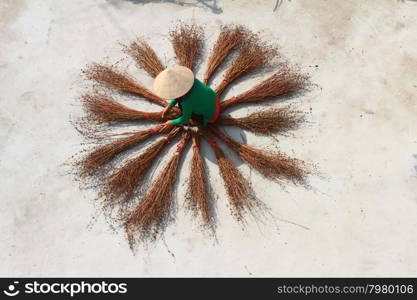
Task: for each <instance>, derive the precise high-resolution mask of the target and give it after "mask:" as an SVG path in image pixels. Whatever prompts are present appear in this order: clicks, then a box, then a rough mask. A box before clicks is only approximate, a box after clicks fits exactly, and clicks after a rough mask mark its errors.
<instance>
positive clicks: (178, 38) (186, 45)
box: [169, 23, 204, 70]
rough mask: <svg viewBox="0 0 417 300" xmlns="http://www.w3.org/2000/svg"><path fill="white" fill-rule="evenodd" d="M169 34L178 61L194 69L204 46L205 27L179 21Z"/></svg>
mask: <svg viewBox="0 0 417 300" xmlns="http://www.w3.org/2000/svg"><path fill="white" fill-rule="evenodd" d="M169 35H170V38H171V43H172V46H173V48H174V52H175V55H176V57H177V61H178V63H179V64H180V65H181V66H184V67H187V68H189V69H191V70H193V67H194V65H195V63H196V60H197V58H198V56H199V55H200V50H201V48H202V46H203V39H204V34H203V29H202V28H201V27H200V26H197V25H195V24H185V23H179V24H178V25H177V26H176V27H175V28H174V29H172V30H171V31H170V32H169Z"/></svg>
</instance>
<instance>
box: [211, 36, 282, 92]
mask: <svg viewBox="0 0 417 300" xmlns="http://www.w3.org/2000/svg"><path fill="white" fill-rule="evenodd" d="M276 55H277V50H276V48H275V47H274V46H269V45H264V44H262V43H261V42H260V40H259V39H258V38H257V37H256V36H255V35H252V36H251V37H247V41H245V44H244V45H242V48H241V49H240V51H239V54H238V55H237V57H236V58H235V59H234V60H233V61H232V63H231V64H230V66H229V68H228V69H227V70H226V73H225V75H224V77H223V80H222V82H221V83H220V84H219V85H218V86H217V88H216V92H217V94H218V95H221V94H222V93H223V91H224V89H225V88H226V87H227V86H228V85H229V84H230V83H232V82H233V81H234V80H236V79H237V78H239V77H241V76H243V75H245V74H247V73H249V72H251V71H253V70H255V69H259V68H262V67H263V66H265V65H266V64H267V63H268V62H269V61H271V60H272V59H273V58H274V57H275V56H276Z"/></svg>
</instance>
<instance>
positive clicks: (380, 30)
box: [0, 0, 417, 276]
mask: <svg viewBox="0 0 417 300" xmlns="http://www.w3.org/2000/svg"><path fill="white" fill-rule="evenodd" d="M180 2H184V1H122V0H120V1H116V0H111V1H110V0H108V1H106V0H94V1H81V0H73V1H64V0H59V1H55V0H45V1H41V0H26V1H24V0H2V1H1V2H0V40H1V47H0V82H1V83H0V101H1V102H0V103H1V105H0V137H1V143H0V175H1V181H0V186H1V207H2V208H1V210H0V211H1V213H0V216H1V217H0V236H1V242H0V253H1V261H0V276H416V275H417V258H416V254H415V249H416V246H417V226H416V225H417V217H416V216H417V196H416V195H417V135H416V133H417V122H416V114H417V102H416V100H417V99H416V98H417V97H416V94H417V71H416V70H417V34H416V32H417V3H416V2H415V1H395V0H392V1H388V0H385V1H371V0H368V1H359V0H357V1H324V0H323V1H322V0H317V1H309V0H304V1H301V0H298V1H297V0H293V1H285V0H284V1H282V2H281V1H279V3H280V4H279V5H278V6H277V7H276V10H275V11H274V7H275V5H276V1H273V0H271V1H249V0H247V1H191V0H190V1H187V2H186V3H185V4H183V5H180ZM178 19H183V20H195V21H197V22H199V23H201V24H202V25H204V27H205V30H206V37H207V45H210V43H211V42H212V41H213V40H214V39H215V38H216V35H217V32H218V26H219V25H220V24H226V23H230V22H237V23H242V24H245V25H247V26H248V27H250V28H251V29H253V30H255V31H256V30H262V31H263V32H262V34H263V35H264V37H265V39H267V40H273V41H276V42H277V43H278V44H279V45H280V47H281V48H280V50H281V52H282V54H283V55H284V56H285V57H286V58H288V59H289V60H290V61H291V62H293V63H296V64H298V65H299V67H300V69H301V70H302V71H304V72H308V73H310V75H311V79H312V81H313V82H314V83H315V84H316V85H317V86H316V87H315V88H314V89H313V90H312V91H311V92H310V93H308V94H306V95H303V96H302V97H300V98H298V99H293V100H290V101H291V102H292V103H294V104H295V105H296V106H297V107H298V108H299V109H302V110H304V111H307V112H309V111H310V109H311V114H310V113H309V114H308V124H306V126H304V127H303V128H301V129H300V130H298V131H296V132H294V136H292V137H278V140H279V141H278V142H277V141H275V140H273V139H268V138H263V137H258V136H254V135H251V134H249V133H248V134H247V135H246V139H247V142H248V143H250V144H253V145H256V146H258V147H269V148H271V149H281V150H283V151H285V152H286V153H288V154H290V155H293V156H295V157H298V158H301V159H303V160H306V161H307V162H312V163H315V164H316V165H317V166H318V169H319V170H320V176H313V177H312V178H311V180H310V184H311V186H312V188H311V189H310V190H308V189H303V188H300V187H294V186H287V187H285V188H282V187H281V186H279V185H277V184H273V183H271V182H270V181H268V180H266V179H263V178H262V177H260V176H259V175H257V174H256V173H255V172H250V170H249V169H248V167H247V166H246V165H243V164H240V165H239V168H240V170H241V171H242V172H243V173H244V174H245V175H247V176H250V177H251V179H252V181H253V184H254V189H255V190H256V191H257V192H258V196H259V198H260V199H262V200H263V201H264V202H265V203H266V204H267V205H268V206H269V207H270V211H271V214H272V215H273V216H274V218H273V220H266V221H265V222H258V223H256V222H252V221H250V222H249V224H248V228H247V230H246V231H242V230H241V228H240V227H239V225H237V224H236V223H235V222H234V220H233V219H232V217H231V216H230V215H229V210H228V207H227V200H226V197H225V191H224V188H223V186H222V184H221V180H220V178H219V177H218V175H217V174H216V167H215V165H214V164H213V163H212V162H211V161H208V164H209V168H210V174H211V178H212V184H213V186H214V188H215V190H216V192H217V194H218V195H219V199H218V201H217V203H218V218H219V229H218V241H217V242H214V241H212V240H210V239H207V238H206V237H204V235H202V234H201V233H199V232H198V230H197V228H198V227H197V225H196V223H195V221H194V220H193V218H192V217H191V216H190V215H187V214H186V213H185V211H184V207H183V200H182V199H183V195H184V188H183V184H184V181H185V178H186V176H187V174H188V171H186V170H185V169H186V165H187V161H186V162H185V166H184V169H183V170H182V172H181V174H182V175H181V179H180V183H179V187H180V189H179V192H178V196H177V200H178V205H179V211H178V218H177V222H176V223H175V224H174V225H172V226H170V227H169V228H168V230H167V233H166V236H165V240H164V241H161V242H160V243H158V244H157V245H155V246H154V247H151V248H150V249H148V250H144V249H142V250H139V252H138V253H137V254H136V255H133V254H132V253H131V251H130V250H129V248H128V245H127V243H126V241H125V237H124V235H123V233H117V232H116V233H114V232H112V231H111V229H110V228H109V226H108V224H106V222H105V220H104V219H103V218H102V217H100V216H99V217H98V218H97V220H96V221H94V222H92V221H91V220H92V217H94V216H96V215H97V209H96V208H95V207H94V204H93V201H92V200H93V199H94V196H95V195H94V192H93V191H80V190H79V189H78V186H77V184H76V183H75V182H74V181H73V178H72V177H71V176H70V175H68V174H67V170H66V169H65V167H64V166H63V163H64V162H65V161H66V160H67V159H68V158H69V157H70V156H71V155H73V154H74V153H76V152H77V151H79V150H80V149H81V146H80V143H81V142H82V139H81V138H80V137H79V136H78V135H77V133H76V131H75V130H74V129H73V128H72V126H71V125H70V124H69V120H70V118H71V117H72V116H76V115H77V114H79V113H80V107H79V106H78V105H77V104H76V101H75V99H76V98H77V96H78V95H80V93H81V92H82V90H83V86H84V83H83V82H82V81H81V80H80V69H81V68H82V67H84V66H85V64H86V63H88V62H92V61H98V62H104V61H109V62H115V61H117V60H119V59H122V58H124V55H123V53H122V52H121V51H120V50H121V48H120V46H119V44H118V42H119V41H122V42H123V41H130V40H132V39H134V38H135V37H136V36H138V35H143V36H145V37H146V38H147V39H148V40H149V41H150V43H151V44H152V46H154V47H155V48H156V49H157V51H158V53H159V54H160V55H161V57H163V58H164V61H165V62H166V63H167V64H168V65H172V64H174V63H175V61H174V60H173V58H172V57H173V54H172V50H171V47H170V45H169V43H168V40H167V31H168V28H169V27H170V26H171V25H172V24H173V22H175V21H176V20H178ZM121 65H122V66H125V67H126V68H127V69H128V70H129V71H131V72H132V74H134V75H135V76H137V78H138V79H139V80H141V81H142V82H144V83H145V84H147V85H148V86H150V84H151V79H150V78H149V77H148V76H147V75H146V74H145V73H144V72H143V71H140V70H137V69H135V67H134V66H133V64H132V63H131V61H130V60H129V59H123V60H122V62H121ZM220 80H221V74H220V76H218V77H217V78H216V80H215V82H219V81H220ZM258 81H259V77H253V78H250V79H249V80H247V81H243V82H241V83H239V84H238V85H236V86H235V87H234V88H233V89H231V90H230V91H229V94H230V95H232V94H236V93H238V92H240V91H243V90H244V89H246V88H248V87H250V86H251V85H253V84H254V83H256V82H258ZM125 101H126V103H127V104H129V105H132V106H133V107H140V108H141V109H156V108H155V107H153V106H150V105H148V104H146V103H142V102H140V101H133V100H129V99H126V100H125ZM276 105H280V104H276ZM253 109H254V107H250V108H243V109H241V110H240V111H236V112H234V113H233V114H234V115H245V114H246V113H247V112H248V111H251V110H253ZM297 224H298V225H297ZM299 225H302V226H299Z"/></svg>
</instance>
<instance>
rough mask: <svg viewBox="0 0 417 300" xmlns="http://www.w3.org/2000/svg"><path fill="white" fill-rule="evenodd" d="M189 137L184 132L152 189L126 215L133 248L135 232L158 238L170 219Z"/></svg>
mask: <svg viewBox="0 0 417 300" xmlns="http://www.w3.org/2000/svg"><path fill="white" fill-rule="evenodd" d="M189 137H190V134H189V132H188V131H187V132H185V133H184V134H183V136H182V138H181V141H180V142H179V143H178V145H177V150H176V152H175V153H174V155H173V156H172V158H171V160H170V161H169V162H168V164H167V165H166V167H165V168H164V170H162V172H161V173H160V174H159V175H158V177H157V178H156V180H155V181H154V182H153V183H152V186H151V188H150V190H149V191H148V192H147V193H146V195H145V196H144V197H143V199H142V200H141V201H140V202H139V204H138V205H137V206H136V208H135V209H134V210H133V211H132V212H130V213H129V214H128V215H126V218H125V220H126V221H125V228H126V233H127V236H128V239H129V243H130V245H131V247H132V248H133V245H134V243H135V238H134V236H133V233H134V232H138V233H139V235H138V237H139V240H141V241H145V240H147V239H150V240H156V239H157V237H158V236H159V235H160V234H161V233H162V232H163V229H164V227H165V226H166V224H167V222H168V221H169V219H170V217H171V214H172V208H173V201H172V194H173V188H174V184H175V181H176V177H177V168H178V162H179V160H180V155H181V153H182V152H183V150H184V147H185V146H186V143H187V142H188V139H189Z"/></svg>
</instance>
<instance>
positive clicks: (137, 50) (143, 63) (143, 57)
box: [124, 39, 165, 78]
mask: <svg viewBox="0 0 417 300" xmlns="http://www.w3.org/2000/svg"><path fill="white" fill-rule="evenodd" d="M124 51H125V52H126V53H127V54H129V55H130V56H131V57H132V58H133V59H134V60H135V62H136V64H137V65H138V67H139V68H141V69H143V70H145V71H146V72H147V73H148V74H149V75H150V76H152V77H154V78H155V77H156V76H157V75H158V74H159V73H161V72H162V71H163V70H164V69H165V66H164V65H163V64H162V63H161V61H160V60H159V58H158V56H157V55H156V53H155V51H154V50H153V49H152V48H151V46H149V44H148V43H147V42H145V41H144V40H142V39H140V40H138V41H137V42H133V43H131V44H130V45H128V46H125V47H124Z"/></svg>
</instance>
